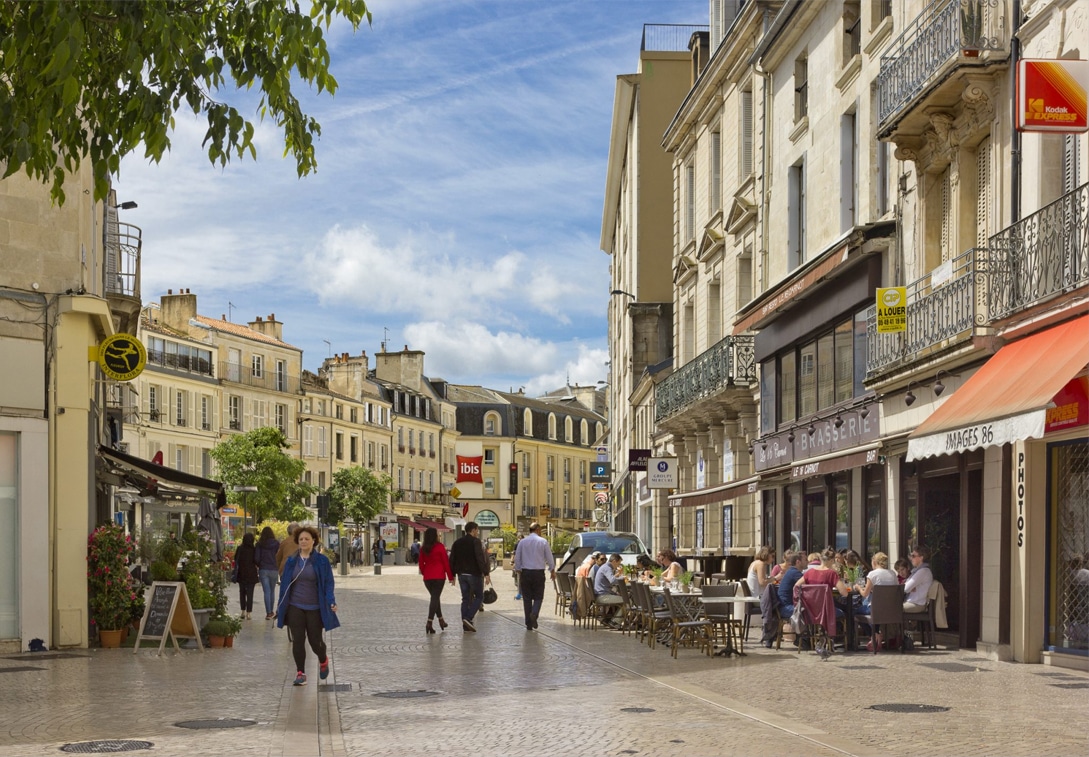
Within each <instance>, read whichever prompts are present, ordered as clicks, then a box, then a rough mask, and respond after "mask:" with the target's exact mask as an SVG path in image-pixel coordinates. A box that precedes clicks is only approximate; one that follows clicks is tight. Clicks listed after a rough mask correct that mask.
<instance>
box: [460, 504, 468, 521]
mask: <svg viewBox="0 0 1089 757" xmlns="http://www.w3.org/2000/svg"><path fill="white" fill-rule="evenodd" d="M461 517H462V518H467V517H469V503H468V502H465V503H463V504H462V505H461Z"/></svg>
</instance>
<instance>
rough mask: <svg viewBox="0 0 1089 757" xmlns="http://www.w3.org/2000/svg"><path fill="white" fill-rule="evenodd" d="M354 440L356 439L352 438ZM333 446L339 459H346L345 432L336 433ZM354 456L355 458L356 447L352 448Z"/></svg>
mask: <svg viewBox="0 0 1089 757" xmlns="http://www.w3.org/2000/svg"><path fill="white" fill-rule="evenodd" d="M352 441H353V442H354V441H355V439H352ZM354 446H355V445H354V444H353V448H354ZM333 448H334V450H335V453H336V456H337V460H343V459H344V434H342V433H341V432H339V431H338V432H337V433H336V437H335V439H334V442H333ZM352 457H353V458H354V457H355V450H354V449H353V450H352Z"/></svg>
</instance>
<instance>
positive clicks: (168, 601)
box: [132, 581, 204, 655]
mask: <svg viewBox="0 0 1089 757" xmlns="http://www.w3.org/2000/svg"><path fill="white" fill-rule="evenodd" d="M167 636H169V637H170V640H171V641H172V642H173V643H174V651H175V652H178V651H181V647H179V646H178V639H195V640H196V642H197V648H198V649H199V650H200V651H201V652H203V651H204V645H203V644H202V643H201V641H200V629H199V628H197V619H196V617H195V616H194V615H193V607H192V605H190V604H189V592H188V591H186V590H185V584H184V583H183V582H181V581H155V582H154V583H152V584H151V599H149V600H148V602H147V607H146V608H145V609H144V617H143V618H141V619H140V632H139V633H138V634H137V635H136V645H135V646H134V647H133V649H132V653H133V654H136V653H137V652H139V651H140V642H141V641H143V640H144V639H147V640H148V641H158V642H159V654H160V655H161V654H162V653H163V647H165V646H166V638H167Z"/></svg>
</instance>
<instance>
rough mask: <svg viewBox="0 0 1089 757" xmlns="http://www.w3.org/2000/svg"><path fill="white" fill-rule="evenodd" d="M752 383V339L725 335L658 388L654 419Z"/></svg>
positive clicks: (658, 419)
mask: <svg viewBox="0 0 1089 757" xmlns="http://www.w3.org/2000/svg"><path fill="white" fill-rule="evenodd" d="M755 380H756V364H755V361H754V353H753V340H752V337H750V336H728V337H726V338H725V339H722V340H721V341H719V342H718V343H717V344H715V345H714V346H713V347H711V349H709V350H707V351H705V352H703V353H702V354H700V355H698V356H697V357H696V359H695V360H693V361H691V362H689V363H686V364H685V365H682V366H681V367H680V368H678V369H677V370H676V371H675V372H674V373H673V375H671V376H669V377H668V378H667V379H666V380H665V381H663V382H662V383H661V384H659V385H658V388H657V389H656V390H655V407H654V419H655V421H661V420H664V419H666V418H669V417H670V416H672V415H676V414H677V413H679V412H681V411H682V410H684V409H685V408H687V407H689V406H690V405H692V404H693V403H695V402H697V401H698V400H701V399H704V398H705V397H709V396H711V395H712V394H715V393H716V392H719V391H721V390H723V389H726V388H728V387H731V386H737V385H740V386H748V385H749V384H751V383H752V382H753V381H755Z"/></svg>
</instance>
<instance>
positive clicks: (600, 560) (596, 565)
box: [590, 552, 609, 582]
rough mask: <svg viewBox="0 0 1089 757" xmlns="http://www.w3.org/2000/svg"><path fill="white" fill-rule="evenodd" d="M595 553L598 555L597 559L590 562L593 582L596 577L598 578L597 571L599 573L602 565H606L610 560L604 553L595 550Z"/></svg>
mask: <svg viewBox="0 0 1089 757" xmlns="http://www.w3.org/2000/svg"><path fill="white" fill-rule="evenodd" d="M594 554H596V555H597V559H596V560H594V562H593V563H591V564H590V581H591V582H593V581H594V579H595V578H597V573H598V571H599V570H601V566H602V565H604V564H605V563H606V562H608V560H609V557H608V555H603V554H601V553H600V552H595V553H594Z"/></svg>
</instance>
